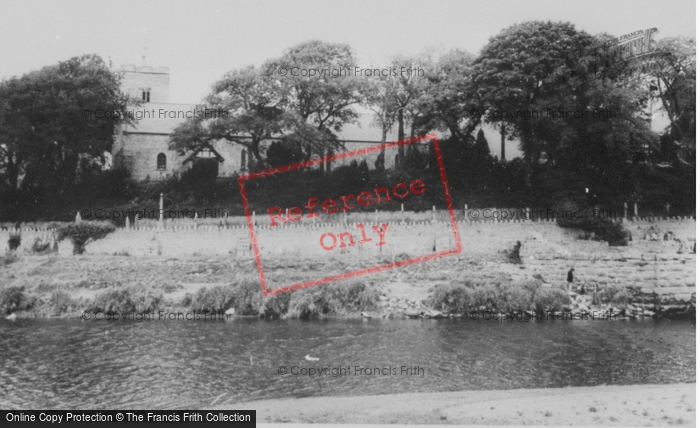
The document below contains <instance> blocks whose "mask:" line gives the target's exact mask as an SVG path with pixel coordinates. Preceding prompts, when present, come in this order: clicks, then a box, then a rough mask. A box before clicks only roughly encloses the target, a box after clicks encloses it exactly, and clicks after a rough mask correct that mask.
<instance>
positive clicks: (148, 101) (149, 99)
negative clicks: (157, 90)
mask: <svg viewBox="0 0 700 428" xmlns="http://www.w3.org/2000/svg"><path fill="white" fill-rule="evenodd" d="M146 102H147V103H150V102H151V91H147V92H146Z"/></svg>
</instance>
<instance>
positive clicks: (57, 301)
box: [49, 290, 76, 314]
mask: <svg viewBox="0 0 700 428" xmlns="http://www.w3.org/2000/svg"><path fill="white" fill-rule="evenodd" d="M75 304H76V302H75V301H73V299H72V298H71V297H70V294H68V293H66V292H65V291H61V290H56V291H54V292H53V293H52V294H51V298H50V299H49V305H50V306H51V310H52V312H53V313H54V314H62V313H66V312H69V311H71V310H73V308H74V307H75Z"/></svg>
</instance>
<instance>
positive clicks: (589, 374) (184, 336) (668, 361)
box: [0, 317, 696, 409]
mask: <svg viewBox="0 0 700 428" xmlns="http://www.w3.org/2000/svg"><path fill="white" fill-rule="evenodd" d="M307 354H308V355H311V356H312V357H315V358H319V361H314V362H310V361H306V360H305V358H304V357H305V355H307ZM251 357H252V358H251ZM324 367H328V368H329V369H336V370H334V371H330V370H327V371H326V372H325V373H323V375H322V376H314V377H308V376H303V375H294V374H291V373H290V372H292V373H301V372H302V371H303V370H306V369H309V368H316V369H321V368H324ZM340 367H342V368H344V369H345V370H344V371H343V370H340V369H339V368H340ZM357 367H360V369H359V371H358V369H357ZM402 367H403V368H404V373H403V374H402V373H401V368H402ZM363 368H369V369H370V370H371V371H373V373H374V374H372V375H368V374H366V373H365V369H363ZM375 369H376V370H375ZM285 371H286V372H287V374H280V373H281V372H285ZM334 373H335V374H337V375H338V376H333V374H334ZM695 376H696V373H695V321H694V320H690V321H677V320H673V321H668V320H659V321H654V320H644V321H640V320H636V321H635V320H628V321H605V320H598V321H537V322H523V321H517V320H516V321H515V322H494V321H484V320H479V321H469V320H466V319H446V320H375V319H372V320H362V319H324V320H317V321H298V320H277V321H263V320H258V319H251V318H243V317H241V318H235V319H233V320H230V321H143V322H137V321H126V322H122V321H119V322H114V323H112V322H107V321H80V320H67V319H19V320H17V321H15V322H10V321H6V320H0V408H4V409H51V408H72V409H126V408H130V409H190V408H206V407H209V406H211V405H212V403H214V402H216V404H221V403H227V402H228V403H233V402H239V401H247V400H253V399H264V398H281V397H306V396H325V395H374V394H390V393H410V392H437V391H458V390H486V389H518V388H550V387H551V388H557V387H567V386H592V385H604V384H607V385H613V384H617V385H622V384H660V383H675V382H695Z"/></svg>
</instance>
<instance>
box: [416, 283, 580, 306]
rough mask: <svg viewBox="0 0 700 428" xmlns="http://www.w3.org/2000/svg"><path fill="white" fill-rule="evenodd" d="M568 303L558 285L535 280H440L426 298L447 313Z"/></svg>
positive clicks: (565, 295)
mask: <svg viewBox="0 0 700 428" xmlns="http://www.w3.org/2000/svg"><path fill="white" fill-rule="evenodd" d="M570 303H571V299H570V298H569V295H568V294H567V293H566V292H565V291H563V290H559V289H552V288H543V287H542V286H541V283H540V282H539V281H527V282H523V283H512V284H501V283H496V284H488V285H475V284H472V283H471V282H467V283H466V284H449V285H448V284H443V285H438V286H437V287H436V288H435V290H434V291H433V293H432V295H431V297H430V298H429V299H428V305H429V306H430V307H432V308H433V309H437V310H439V311H441V312H447V313H451V314H465V313H467V312H471V311H484V310H487V311H495V312H502V313H512V312H520V311H533V310H534V311H537V312H543V311H561V310H562V309H563V307H564V305H568V304H570Z"/></svg>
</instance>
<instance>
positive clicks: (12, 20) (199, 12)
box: [0, 0, 696, 157]
mask: <svg viewBox="0 0 700 428" xmlns="http://www.w3.org/2000/svg"><path fill="white" fill-rule="evenodd" d="M0 3H1V4H0V10H1V11H2V12H1V13H0V59H1V60H0V79H4V78H8V77H11V76H14V75H21V74H23V73H25V72H27V71H31V70H35V69H38V68H41V67H43V66H45V65H50V64H55V63H57V62H58V61H62V60H66V59H68V58H70V57H73V56H76V55H82V54H88V53H97V54H99V55H101V56H102V57H103V58H104V59H105V60H108V59H111V61H112V63H113V64H114V65H115V66H120V65H121V64H134V65H142V64H143V58H142V57H143V55H144V53H145V55H146V60H145V64H146V65H151V66H156V67H157V66H168V67H170V72H171V76H170V79H171V80H170V82H171V87H170V101H171V102H176V103H177V102H179V103H196V102H199V101H201V99H202V98H203V97H204V95H205V94H206V93H207V92H208V90H209V87H210V86H211V84H212V83H213V82H215V81H216V80H218V79H219V78H221V76H223V74H224V73H226V72H227V71H229V70H232V69H236V68H240V67H243V66H245V65H249V64H256V65H259V64H261V63H262V62H263V61H265V60H266V59H269V58H274V57H277V56H279V55H281V54H282V52H283V51H284V49H286V48H288V47H291V46H293V45H295V44H297V43H300V42H303V41H306V40H310V39H321V40H324V41H328V42H343V43H348V44H349V45H350V46H352V48H353V49H354V50H355V52H356V55H357V57H358V59H359V61H360V64H361V65H362V66H371V65H383V64H386V63H387V61H388V58H390V57H391V56H393V55H396V54H417V53H419V52H421V51H423V50H425V49H433V48H435V49H450V48H455V47H456V48H461V49H465V50H467V51H470V52H474V53H477V52H478V51H479V49H481V48H482V47H483V46H484V45H485V44H486V43H487V41H488V38H489V37H490V36H494V35H496V34H498V32H499V31H500V30H502V29H503V28H506V27H508V26H510V25H512V24H516V23H520V22H523V21H528V20H552V21H569V22H571V23H573V24H574V25H575V26H576V28H577V29H581V30H584V31H587V32H588V33H591V34H597V33H601V32H607V33H609V34H613V35H622V34H626V33H630V32H632V31H636V30H639V29H646V28H651V27H656V28H658V30H659V32H658V33H657V34H656V35H655V37H654V38H655V39H656V40H658V39H661V38H663V37H671V36H678V35H683V36H695V32H696V29H695V1H694V0H673V1H667V0H666V1H659V0H634V1H631V0H627V1H620V0H603V1H598V0H587V1H575V2H574V1H562V0H558V1H549V0H538V1H534V0H528V1H512V0H501V1H456V0H449V1H447V0H429V1H428V0H420V1H416V0H400V1H399V0H392V1H386V0H383V1H376V0H371V1H365V0H352V1H342V2H340V1H328V0H326V1H320V0H319V1H316V0H296V1H269V0H263V1H260V0H254V1H243V0H238V1H231V0H227V1H198V2H195V1H187V2H185V1H172V0H169V1H131V0H119V1H109V2H107V1H31V0H25V1H7V0H0ZM489 140H490V141H489V142H490V143H491V144H494V143H495V142H493V141H492V138H489ZM508 157H510V156H508Z"/></svg>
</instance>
